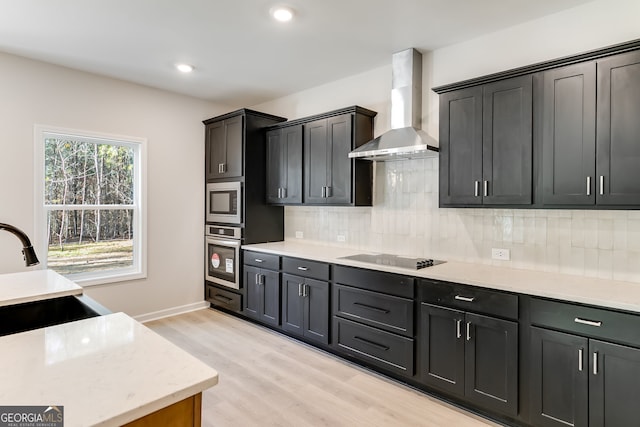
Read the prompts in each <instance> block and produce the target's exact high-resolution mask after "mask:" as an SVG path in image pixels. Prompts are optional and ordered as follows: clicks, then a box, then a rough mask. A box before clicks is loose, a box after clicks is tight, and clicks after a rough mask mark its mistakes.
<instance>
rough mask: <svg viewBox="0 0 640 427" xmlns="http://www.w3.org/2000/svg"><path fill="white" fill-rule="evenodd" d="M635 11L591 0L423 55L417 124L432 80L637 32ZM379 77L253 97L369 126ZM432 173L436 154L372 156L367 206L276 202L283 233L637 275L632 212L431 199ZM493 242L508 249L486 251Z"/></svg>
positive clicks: (379, 103)
mask: <svg viewBox="0 0 640 427" xmlns="http://www.w3.org/2000/svg"><path fill="white" fill-rule="evenodd" d="M638 16H640V2H638V1H637V0H599V1H594V2H591V3H588V4H585V5H583V6H579V7H576V8H574V9H570V10H567V11H564V12H561V13H558V14H556V15H551V16H547V17H544V18H541V19H538V20H535V21H530V22H527V23H524V24H521V25H518V26H514V27H512V28H508V29H505V30H503V31H499V32H496V33H493V34H489V35H486V36H484V37H481V38H477V39H474V40H471V41H468V42H465V43H461V44H457V45H453V46H449V47H446V48H442V49H439V50H436V51H434V52H432V53H430V54H426V55H424V58H423V89H424V93H423V129H425V130H427V131H428V132H429V133H431V134H432V135H434V136H437V135H438V97H437V95H435V94H434V93H433V92H431V90H430V88H431V87H435V86H439V85H442V84H446V83H452V82H455V81H459V80H464V79H469V78H473V77H479V76H482V75H485V74H488V73H494V72H498V71H502V70H506V69H510V68H515V67H520V66H525V65H530V64H533V63H536V62H541V61H545V60H550V59H554V58H557V57H562V56H567V55H571V54H575V53H579V52H583V51H587V50H592V49H597V48H601V47H605V46H609V45H611V44H615V43H619V42H624V41H628V40H632V39H637V38H640V26H638V25H637V17H638ZM390 80H391V70H390V67H383V68H380V69H376V70H372V71H370V72H367V73H363V74H361V75H358V76H353V77H350V78H347V79H343V80H340V81H337V82H333V83H331V84H327V85H324V86H321V87H318V88H314V89H311V90H307V91H304V92H300V93H297V94H294V95H290V96H287V97H285V98H281V99H278V100H275V101H271V102H267V103H264V104H261V105H257V106H255V107H254V108H256V109H259V110H263V111H267V112H270V113H272V114H278V115H282V116H285V117H289V118H298V117H302V116H305V115H311V114H315V113H320V112H323V111H327V110H329V109H333V108H339V107H343V106H347V105H353V104H357V105H361V106H363V107H366V108H370V109H372V110H375V111H378V112H379V113H380V114H379V115H378V117H377V118H376V123H375V131H376V135H377V134H379V133H381V132H382V131H384V130H387V129H388V128H389V111H388V108H389V105H390ZM437 177H438V162H437V161H436V160H411V161H406V162H392V163H377V164H376V174H375V184H374V185H375V197H374V206H373V207H371V208H337V207H333V208H331V207H328V208H322V207H287V208H286V210H285V238H286V239H294V238H295V237H294V236H295V231H302V232H303V233H304V236H305V240H307V241H309V242H312V243H323V244H330V245H341V246H342V245H343V246H349V247H353V248H357V249H363V250H372V251H388V252H395V253H401V254H407V255H418V256H432V257H435V258H442V259H449V260H462V261H470V262H479V263H491V264H494V265H499V266H511V267H516V268H528V269H538V270H546V271H559V272H564V273H568V274H576V275H584V276H595V277H602V278H614V279H619V280H628V281H633V282H638V283H640V243H638V242H640V211H619V212H616V211H577V210H556V211H551V210H506V209H439V208H438V207H437V206H438V193H437V192H438V185H437V184H438V182H437ZM338 235H344V236H346V237H347V241H346V242H345V243H338V242H337V236H338ZM492 247H500V248H508V249H511V251H512V260H511V261H509V262H503V261H492V260H491V248H492Z"/></svg>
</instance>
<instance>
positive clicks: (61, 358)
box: [0, 313, 218, 427]
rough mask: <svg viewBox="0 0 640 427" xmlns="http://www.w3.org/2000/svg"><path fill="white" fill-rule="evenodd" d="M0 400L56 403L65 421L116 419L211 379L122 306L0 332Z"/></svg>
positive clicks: (134, 415)
mask: <svg viewBox="0 0 640 427" xmlns="http://www.w3.org/2000/svg"><path fill="white" fill-rule="evenodd" d="M0 348H2V349H3V351H2V352H0V366H3V369H2V370H0V384H1V385H0V402H2V404H3V405H51V406H53V405H58V406H63V407H64V421H65V426H68V427H72V426H93V425H100V426H116V425H122V424H124V423H127V422H130V421H133V420H135V419H138V418H141V417H143V416H145V415H148V414H150V413H152V412H155V411H157V410H159V409H162V408H164V407H167V406H169V405H172V404H174V403H176V402H179V401H181V400H183V399H186V398H188V397H190V396H193V395H195V394H198V393H200V392H202V391H203V390H205V389H207V388H209V387H212V386H214V385H215V384H217V382H218V373H217V372H216V371H215V370H214V369H212V368H211V367H209V366H208V365H206V364H205V363H203V362H201V361H200V360H198V359H196V358H195V357H193V356H191V355H190V354H188V353H187V352H185V351H184V350H182V349H180V348H179V347H177V346H176V345H174V344H173V343H171V342H169V341H167V340H166V339H164V338H162V337H161V336H159V335H157V334H156V333H155V332H153V331H151V330H150V329H148V328H147V327H145V326H144V325H142V324H140V323H138V322H137V321H135V320H134V319H132V318H131V317H129V316H127V315H126V314H124V313H114V314H109V315H106V316H100V317H93V318H91V319H85V320H79V321H76V322H71V323H65V324H61V325H56V326H51V327H47V328H42V329H37V330H34V331H29V332H23V333H19V334H13V335H7V336H4V337H0Z"/></svg>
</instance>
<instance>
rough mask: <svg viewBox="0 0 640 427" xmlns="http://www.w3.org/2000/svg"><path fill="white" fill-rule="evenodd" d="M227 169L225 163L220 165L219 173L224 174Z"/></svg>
mask: <svg viewBox="0 0 640 427" xmlns="http://www.w3.org/2000/svg"><path fill="white" fill-rule="evenodd" d="M225 169H226V164H225V163H218V173H224V172H225Z"/></svg>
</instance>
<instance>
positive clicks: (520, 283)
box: [242, 240, 640, 313]
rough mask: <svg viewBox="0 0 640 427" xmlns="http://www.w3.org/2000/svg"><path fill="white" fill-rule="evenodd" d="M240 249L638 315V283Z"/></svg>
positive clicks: (298, 248) (282, 245)
mask: <svg viewBox="0 0 640 427" xmlns="http://www.w3.org/2000/svg"><path fill="white" fill-rule="evenodd" d="M242 248H243V249H248V250H253V251H258V252H264V253H272V254H278V255H284V256H291V257H298V258H305V259H311V260H317V261H322V262H327V263H333V264H340V265H346V266H352V267H360V268H368V269H371V270H379V271H386V272H390V273H399V274H404V275H407V276H413V277H420V278H426V279H435V280H443V281H448V282H455V283H462V284H466V285H473V286H480V287H484V288H491V289H498V290H503V291H511V292H517V293H521V294H528V295H534V296H540V297H547V298H554V299H559V300H564V301H571V302H578V303H583V304H591V305H596V306H601V307H607V308H615V309H620V310H628V311H633V312H637V313H640V283H632V282H622V281H616V280H607V279H598V278H591V277H583V276H572V275H568V274H560V273H549V272H541V271H534V270H520V269H514V268H504V267H494V266H490V265H484V264H472V263H464V262H457V261H451V262H446V263H444V264H440V265H436V266H434V267H429V268H424V269H420V270H407V269H404V268H398V267H393V266H388V265H378V264H370V263H365V262H358V261H352V260H345V259H340V258H341V257H344V256H350V255H355V254H359V253H373V252H366V251H361V250H358V249H346V248H340V247H333V246H322V245H314V244H305V243H299V242H295V241H289V240H286V241H283V242H273V243H260V244H255V245H244V246H242Z"/></svg>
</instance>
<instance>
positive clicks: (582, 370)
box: [531, 327, 589, 427]
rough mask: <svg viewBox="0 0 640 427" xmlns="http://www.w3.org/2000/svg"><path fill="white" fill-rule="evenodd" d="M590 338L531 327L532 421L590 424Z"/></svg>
mask: <svg viewBox="0 0 640 427" xmlns="http://www.w3.org/2000/svg"><path fill="white" fill-rule="evenodd" d="M587 349H588V340H587V339H586V338H583V337H579V336H576V335H571V334H566V333H563V332H557V331H552V330H548V329H541V328H536V327H532V328H531V363H532V366H533V375H532V377H531V414H532V415H531V424H533V425H536V426H540V427H556V426H576V427H580V426H588V425H589V424H588V421H589V418H588V414H589V394H588V382H587V381H588V375H587V369H588V361H587Z"/></svg>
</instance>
